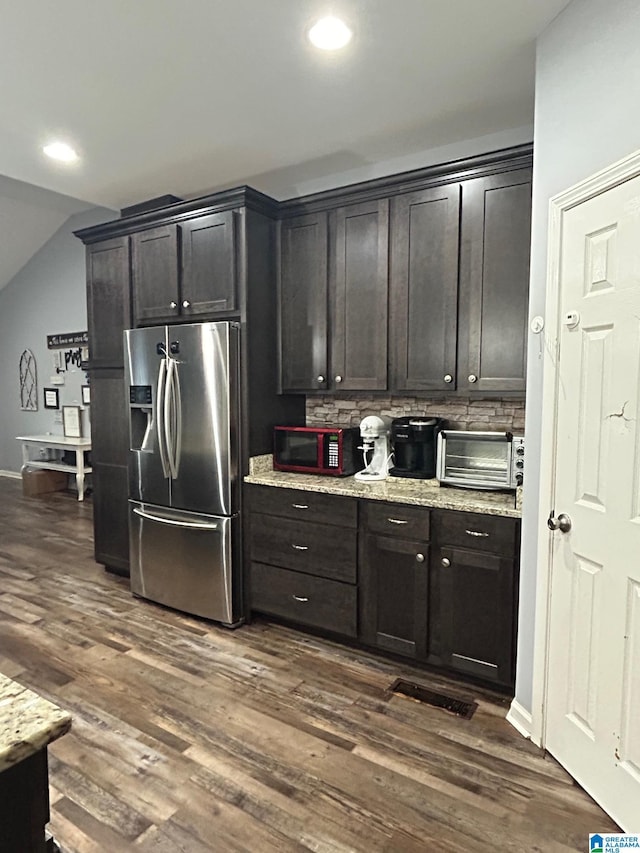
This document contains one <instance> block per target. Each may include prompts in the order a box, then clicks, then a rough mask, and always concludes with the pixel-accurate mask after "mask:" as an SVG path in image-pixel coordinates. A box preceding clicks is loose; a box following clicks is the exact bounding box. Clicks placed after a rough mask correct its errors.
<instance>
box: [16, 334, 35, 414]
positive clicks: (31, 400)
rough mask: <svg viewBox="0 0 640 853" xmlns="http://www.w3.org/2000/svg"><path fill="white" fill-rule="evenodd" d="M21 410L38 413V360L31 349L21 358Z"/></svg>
mask: <svg viewBox="0 0 640 853" xmlns="http://www.w3.org/2000/svg"><path fill="white" fill-rule="evenodd" d="M19 369H20V408H21V409H22V411H23V412H37V411H38V379H37V373H36V360H35V358H34V356H33V353H32V352H31V350H30V349H26V350H25V351H24V352H23V353H22V355H21V356H20V365H19Z"/></svg>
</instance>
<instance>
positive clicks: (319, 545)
mask: <svg viewBox="0 0 640 853" xmlns="http://www.w3.org/2000/svg"><path fill="white" fill-rule="evenodd" d="M250 537H251V538H250V542H251V559H252V560H256V561H257V562H259V563H269V564H270V565H273V566H284V568H286V569H293V570H295V571H298V572H306V573H307V574H310V575H318V576H319V577H325V578H333V579H334V580H340V581H346V582H347V583H355V582H356V560H357V539H358V537H357V533H356V531H355V530H348V529H342V530H341V529H338V528H335V527H332V526H330V525H328V524H315V523H314V522H311V521H307V522H300V521H297V520H294V519H289V518H274V517H273V516H271V515H262V514H261V513H254V514H252V516H251V534H250Z"/></svg>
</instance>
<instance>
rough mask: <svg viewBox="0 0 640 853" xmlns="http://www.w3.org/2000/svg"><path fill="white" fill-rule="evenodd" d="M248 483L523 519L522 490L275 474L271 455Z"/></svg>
mask: <svg viewBox="0 0 640 853" xmlns="http://www.w3.org/2000/svg"><path fill="white" fill-rule="evenodd" d="M244 481H245V483H250V484H254V485H258V486H275V487H277V488H286V489H300V490H302V491H309V492H323V493H325V494H331V495H343V496H345V497H352V498H365V499H367V500H374V501H389V502H391V503H402V504H413V505H414V506H425V507H433V508H435V509H453V510H460V511H462V512H480V513H484V514H485V515H500V516H503V517H507V518H520V517H521V515H522V511H521V499H522V490H521V489H518V490H517V491H516V493H515V494H514V493H513V492H493V491H481V490H478V489H459V488H454V487H452V486H440V483H439V482H438V481H437V480H414V479H410V478H404V477H388V478H387V479H386V480H380V481H378V482H374V483H362V482H360V481H359V480H356V479H355V478H354V477H327V476H321V475H318V474H295V473H290V472H286V471H274V470H273V459H272V457H271V455H270V454H266V455H264V456H254V457H253V458H252V459H251V460H250V466H249V474H248V476H246V477H245V478H244Z"/></svg>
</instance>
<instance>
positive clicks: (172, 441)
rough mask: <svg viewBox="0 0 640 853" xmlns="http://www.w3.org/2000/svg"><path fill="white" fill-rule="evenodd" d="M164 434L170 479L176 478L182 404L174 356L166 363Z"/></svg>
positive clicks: (180, 438)
mask: <svg viewBox="0 0 640 853" xmlns="http://www.w3.org/2000/svg"><path fill="white" fill-rule="evenodd" d="M164 435H165V441H166V444H167V455H168V461H169V472H170V476H171V479H172V480H177V478H178V468H179V465H180V451H181V449H182V448H181V445H182V406H181V400H180V381H179V378H178V362H177V361H176V360H175V359H174V358H169V359H168V365H167V384H166V388H165V398H164Z"/></svg>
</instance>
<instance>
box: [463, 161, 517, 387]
mask: <svg viewBox="0 0 640 853" xmlns="http://www.w3.org/2000/svg"><path fill="white" fill-rule="evenodd" d="M530 244H531V170H530V169H519V170H515V171H513V172H506V173H503V174H499V175H492V176H491V177H488V178H479V179H477V180H471V181H467V182H465V183H464V184H463V190H462V246H461V258H460V328H461V332H463V334H461V335H460V342H461V350H460V365H461V368H462V369H461V371H460V377H459V382H458V387H459V389H461V390H466V391H521V392H523V391H524V389H525V368H526V341H527V310H528V296H529V251H530Z"/></svg>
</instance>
